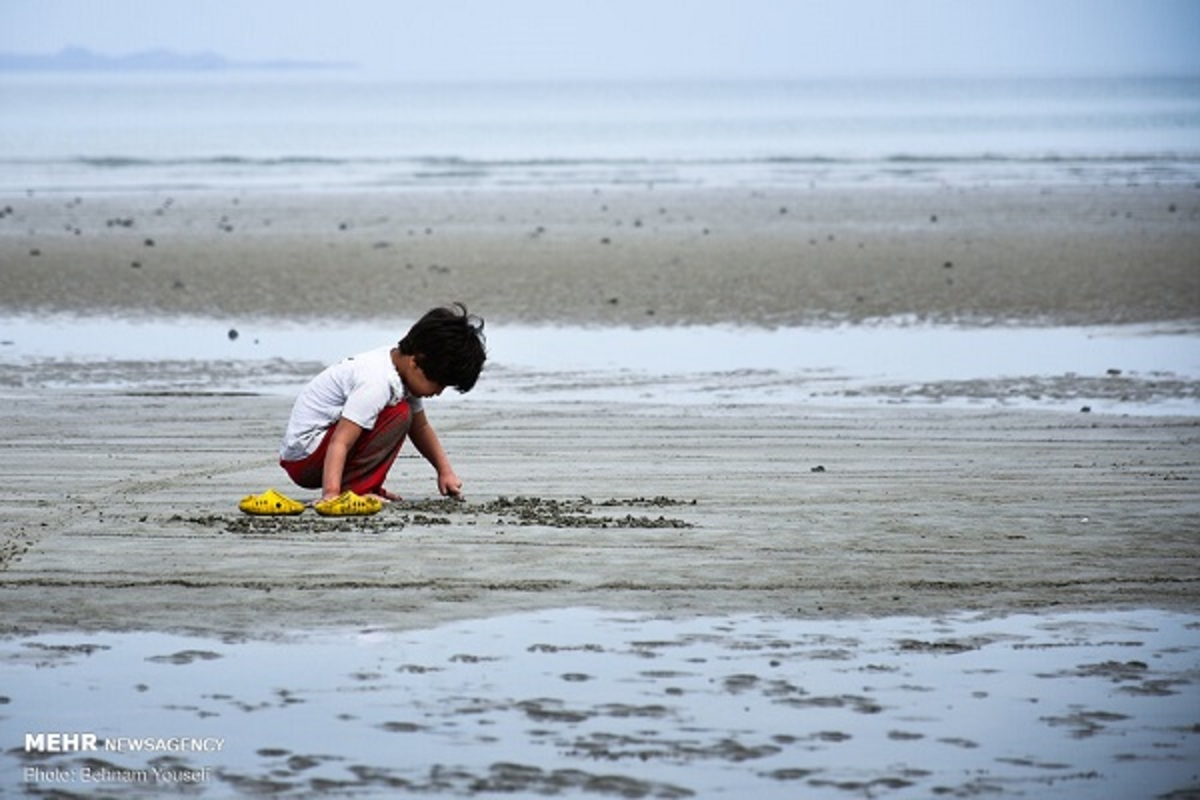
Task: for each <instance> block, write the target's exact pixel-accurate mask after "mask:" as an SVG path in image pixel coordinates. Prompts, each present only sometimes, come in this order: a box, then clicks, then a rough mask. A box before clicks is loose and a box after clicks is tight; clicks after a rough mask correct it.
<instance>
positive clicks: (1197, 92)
mask: <svg viewBox="0 0 1200 800" xmlns="http://www.w3.org/2000/svg"><path fill="white" fill-rule="evenodd" d="M1198 180H1200V78H1197V77H1190V78H1189V77H1175V78H1171V77H1161V78H1149V77H1139V78H1134V77H1130V78H1087V79H1074V80H1072V79H1063V78H1053V79H1051V78H1040V79H1039V78H1025V79H1012V78H1008V79H990V80H989V79H967V78H953V77H950V78H940V79H928V80H915V79H875V80H865V79H856V80H851V79H823V80H822V79H811V80H776V81H767V80H759V81H699V80H694V81H676V82H669V81H609V82H599V81H596V82H580V81H566V82H558V81H554V80H549V79H548V80H546V81H542V82H507V83H439V84H434V83H417V82H406V81H401V80H381V79H377V78H369V77H366V76H362V75H359V74H357V73H354V72H345V73H342V72H282V73H270V72H230V73H203V74H186V73H184V74H154V73H145V74H139V73H116V74H104V75H97V74H68V75H63V74H44V75H31V74H20V75H17V74H7V75H0V192H25V191H30V190H33V191H72V192H78V191H89V190H101V191H102V190H146V189H152V190H168V189H169V190H171V191H173V192H178V191H183V190H187V189H216V188H221V189H229V188H237V189H243V190H247V189H254V188H269V189H275V190H279V189H289V190H295V189H305V190H313V189H317V190H319V189H342V190H344V189H354V188H363V189H411V188H444V187H448V186H449V187H489V188H497V187H518V188H548V187H557V186H576V187H577V186H605V185H613V184H654V185H677V186H697V185H700V186H728V185H738V186H742V185H759V186H762V185H769V186H808V185H821V186H830V185H846V184H851V185H861V184H866V185H887V184H901V185H911V184H931V183H932V184H943V183H951V184H954V183H992V184H995V183H1006V182H1028V181H1049V182H1069V183H1101V184H1102V183H1120V184H1125V183H1144V182H1156V183H1194V182H1196V181H1198Z"/></svg>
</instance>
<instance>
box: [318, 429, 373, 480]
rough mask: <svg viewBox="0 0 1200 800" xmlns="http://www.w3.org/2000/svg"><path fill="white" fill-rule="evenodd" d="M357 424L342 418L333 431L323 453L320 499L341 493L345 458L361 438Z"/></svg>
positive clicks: (361, 430) (360, 430) (360, 431)
mask: <svg viewBox="0 0 1200 800" xmlns="http://www.w3.org/2000/svg"><path fill="white" fill-rule="evenodd" d="M362 432H363V429H362V427H361V426H360V425H358V423H355V422H351V421H350V420H348V419H346V418H345V417H342V418H341V419H339V420H338V422H337V426H336V427H334V429H333V436H332V437H331V438H330V440H329V448H328V449H327V450H326V451H325V468H324V471H323V472H322V473H321V499H322V500H332V499H333V498H335V497H337V496H338V495H339V494H341V493H342V475H343V474H344V473H345V472H346V458H347V456H349V454H350V448H351V447H353V446H354V443H355V442H357V441H358V437H359V436H362Z"/></svg>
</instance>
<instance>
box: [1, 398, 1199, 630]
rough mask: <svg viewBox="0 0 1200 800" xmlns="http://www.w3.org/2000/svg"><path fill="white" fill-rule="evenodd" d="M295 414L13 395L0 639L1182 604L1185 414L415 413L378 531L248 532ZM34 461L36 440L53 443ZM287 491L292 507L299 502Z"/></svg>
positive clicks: (266, 528)
mask: <svg viewBox="0 0 1200 800" xmlns="http://www.w3.org/2000/svg"><path fill="white" fill-rule="evenodd" d="M289 406H290V398H287V397H279V396H223V395H209V394H200V395H192V394H189V393H178V394H173V393H171V392H150V393H139V392H136V391H132V392H120V391H114V392H97V391H92V392H82V391H80V392H73V391H69V390H68V391H55V392H54V393H52V394H51V393H47V394H44V395H38V396H26V397H23V398H20V399H19V402H10V403H7V404H5V407H4V409H3V411H0V418H2V419H3V425H4V428H5V430H6V431H9V434H8V436H7V440H6V442H5V449H6V458H5V459H4V460H3V465H2V466H0V481H2V482H3V483H4V485H5V486H7V487H9V489H8V493H9V496H10V498H11V499H13V500H14V501H15V502H11V503H9V504H8V510H7V511H6V524H5V526H4V529H3V543H2V545H0V548H2V550H0V558H2V560H3V561H2V563H3V571H2V572H0V604H2V605H3V607H4V612H5V613H4V632H6V633H23V632H37V631H53V630H158V631H173V632H181V631H187V632H200V633H210V634H222V633H239V634H250V635H266V636H270V635H273V634H276V633H280V632H283V631H287V630H300V629H315V628H325V627H339V628H340V627H347V626H372V627H380V628H384V629H409V628H420V627H428V626H431V625H435V624H438V623H441V622H444V621H447V620H454V619H464V618H478V617H486V616H490V615H497V614H504V613H510V612H513V611H519V610H536V609H550V608H563V607H573V606H588V607H597V608H605V609H615V610H622V609H626V610H637V611H642V612H648V613H661V614H684V615H687V614H712V613H733V612H755V613H764V614H776V615H781V616H801V617H805V616H808V617H839V616H856V615H895V614H916V615H933V614H939V613H943V612H948V611H954V610H978V611H987V612H994V613H997V614H999V613H1003V612H1009V611H1023V610H1038V609H1051V608H1072V609H1073V608H1145V607H1153V608H1164V609H1177V610H1184V611H1193V612H1194V611H1195V610H1196V607H1197V603H1196V600H1197V597H1198V596H1200V572H1198V570H1197V564H1198V563H1200V560H1198V558H1197V556H1198V555H1200V551H1198V549H1197V543H1196V539H1195V531H1196V530H1197V529H1200V494H1198V490H1197V487H1198V486H1200V462H1198V461H1197V459H1196V453H1197V442H1198V441H1200V420H1197V419H1194V418H1171V417H1154V418H1134V417H1118V416H1106V415H1099V414H1081V413H1073V414H1068V413H1063V412H1037V411H1031V410H1027V411H1007V410H986V411H983V410H981V411H970V410H952V409H939V408H936V407H934V408H920V407H903V406H901V407H888V406H883V407H876V408H870V407H864V408H850V409H846V408H842V409H821V408H795V407H779V408H773V407H769V406H763V407H732V408H711V409H696V408H679V407H654V406H642V407H636V406H635V407H612V406H605V405H600V404H587V405H562V406H555V405H549V404H529V405H527V406H524V407H521V406H505V405H502V404H490V403H487V402H483V403H472V402H471V400H470V398H469V396H468V397H467V398H463V399H461V400H458V399H456V400H454V401H453V402H443V407H442V408H439V409H436V410H431V413H432V414H433V416H432V419H433V420H434V422H435V424H436V425H437V427H438V429H439V432H440V433H441V435H442V438H443V441H444V443H445V444H446V446H447V448H448V449H449V452H450V453H451V455H452V458H453V459H454V461H455V465H456V468H457V470H458V472H459V474H460V475H461V476H462V477H463V478H464V480H465V481H466V485H467V500H466V501H465V502H463V503H461V504H460V503H456V502H453V501H445V500H442V499H440V498H436V497H435V496H434V495H435V489H434V484H433V480H432V473H431V471H430V470H429V468H428V466H427V465H426V464H425V463H424V462H423V461H421V460H420V458H419V456H416V455H415V454H414V453H407V454H402V457H401V459H400V460H399V461H398V462H397V466H396V467H395V468H394V469H393V473H392V480H391V481H390V482H389V483H390V487H391V488H392V489H393V490H394V491H398V492H400V493H401V494H403V495H404V496H405V497H406V498H407V500H406V501H405V502H402V503H398V504H396V505H393V506H391V507H389V508H387V509H386V510H385V511H384V512H382V513H381V514H379V515H378V516H375V517H370V518H365V519H360V520H327V519H323V518H319V517H317V516H316V515H313V514H311V512H310V513H309V514H306V515H304V516H301V517H298V518H289V519H283V520H254V519H249V518H247V517H245V516H243V515H242V514H240V513H239V512H238V511H237V510H236V508H235V504H236V502H237V500H238V499H240V497H241V496H242V495H244V494H246V493H249V492H251V491H261V490H262V489H264V488H267V487H269V486H278V487H280V488H283V489H285V490H287V489H288V484H287V482H286V479H285V476H284V475H283V473H282V471H281V470H280V469H279V467H278V466H277V465H276V464H275V463H274V461H273V456H272V451H273V448H274V447H275V445H276V441H277V439H278V435H279V429H280V426H281V425H282V424H283V421H284V420H285V419H286V415H287V411H288V408H289ZM49 442H54V443H55V444H53V445H50V444H49ZM294 496H297V497H300V498H302V499H305V498H306V493H305V492H302V491H296V492H294Z"/></svg>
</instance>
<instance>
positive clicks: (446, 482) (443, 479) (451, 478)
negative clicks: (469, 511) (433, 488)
mask: <svg viewBox="0 0 1200 800" xmlns="http://www.w3.org/2000/svg"><path fill="white" fill-rule="evenodd" d="M462 487H463V484H462V481H460V480H459V479H458V476H457V475H455V474H454V472H453V471H450V470H447V471H446V472H440V473H438V491H439V492H441V494H442V497H453V498H455V499H458V500H461V499H462Z"/></svg>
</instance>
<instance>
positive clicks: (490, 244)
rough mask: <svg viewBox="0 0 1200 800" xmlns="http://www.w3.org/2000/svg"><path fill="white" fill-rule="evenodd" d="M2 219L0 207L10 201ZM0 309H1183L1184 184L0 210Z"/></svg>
mask: <svg viewBox="0 0 1200 800" xmlns="http://www.w3.org/2000/svg"><path fill="white" fill-rule="evenodd" d="M9 209H11V210H9ZM0 211H2V212H3V213H0V265H2V266H0V269H2V271H3V277H4V278H5V290H4V292H3V293H2V294H0V311H5V312H26V311H31V310H36V311H68V312H83V313H101V314H104V313H107V314H116V315H122V316H125V315H131V314H132V315H137V314H159V313H165V314H175V313H184V314H191V315H202V316H216V317H228V318H238V317H247V316H256V315H266V316H278V317H284V318H288V319H306V318H326V317H343V318H353V319H363V318H376V319H382V320H390V319H396V318H399V319H402V320H406V319H411V318H412V317H413V316H414V315H416V314H419V313H420V312H422V311H424V310H426V309H427V308H428V307H430V306H431V305H435V304H437V303H441V302H445V301H446V300H448V299H461V300H464V301H466V302H467V303H468V304H470V305H471V306H473V307H475V308H478V309H479V310H480V311H484V312H486V314H487V316H488V317H489V318H490V319H493V320H495V321H497V322H518V321H519V322H551V323H566V324H595V325H611V324H623V325H644V324H665V325H671V324H678V323H683V322H686V323H692V324H709V323H734V324H746V325H795V324H808V323H811V322H814V321H815V322H821V321H828V320H850V321H854V320H861V319H868V318H874V317H888V316H896V315H912V316H914V317H917V318H921V319H928V320H937V321H968V322H974V323H979V322H983V323H986V322H993V321H997V320H1000V321H1013V320H1017V321H1024V322H1032V323H1035V324H1044V323H1051V322H1052V323H1058V324H1072V325H1074V324H1115V323H1129V322H1160V321H1164V320H1168V321H1169V320H1191V321H1194V320H1195V319H1196V318H1197V316H1198V315H1200V255H1198V254H1200V191H1198V190H1197V189H1196V188H1195V187H1187V186H1167V187H1152V186H1144V187H1036V186H1034V187H1002V188H988V187H978V188H970V187H967V188H954V189H951V188H941V187H930V188H927V189H920V188H908V189H890V188H886V187H873V188H865V189H861V190H856V189H812V190H807V191H805V190H791V191H782V190H754V189H750V188H746V189H693V190H680V189H651V188H630V189H622V190H617V189H604V190H597V191H594V192H590V191H578V190H569V191H568V190H564V191H551V192H533V191H511V192H504V191H474V192H465V191H464V192H455V191H428V192H397V193H383V192H380V193H373V194H372V193H355V194H344V195H340V194H315V193H309V194H296V195H272V194H261V193H248V194H233V193H228V194H207V193H196V192H191V193H180V194H179V195H178V196H172V195H171V194H169V193H165V192H164V193H161V194H147V195H132V196H130V195H120V194H112V195H96V194H89V195H84V196H80V197H72V196H64V195H35V196H33V197H27V196H24V195H20V196H9V197H0Z"/></svg>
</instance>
